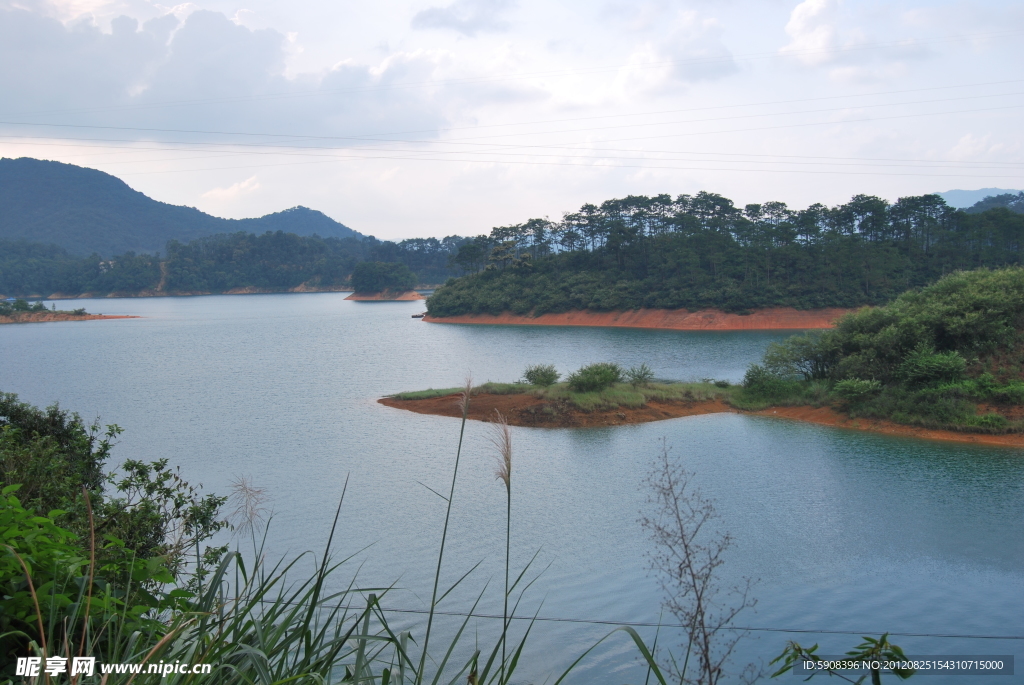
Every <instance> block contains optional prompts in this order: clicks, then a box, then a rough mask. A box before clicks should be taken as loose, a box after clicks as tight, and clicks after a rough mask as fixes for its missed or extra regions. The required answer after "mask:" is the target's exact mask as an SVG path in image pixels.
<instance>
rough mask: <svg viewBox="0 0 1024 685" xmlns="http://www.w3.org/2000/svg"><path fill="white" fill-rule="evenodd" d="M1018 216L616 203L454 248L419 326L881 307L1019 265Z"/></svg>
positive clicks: (920, 209)
mask: <svg viewBox="0 0 1024 685" xmlns="http://www.w3.org/2000/svg"><path fill="white" fill-rule="evenodd" d="M1022 241H1024V215H1022V214H1019V213H1017V212H1015V211H1012V209H1011V208H1008V207H1006V206H1002V207H996V208H993V209H988V210H985V211H981V212H980V213H968V212H965V211H962V210H958V209H954V208H952V207H950V206H949V205H947V204H946V203H945V201H944V200H943V199H942V198H941V197H939V196H938V195H921V196H913V197H904V198H900V199H899V200H898V201H896V202H894V203H889V202H888V201H886V200H883V199H881V198H878V197H874V196H868V195H857V196H855V197H854V198H853V199H851V200H850V202H848V203H845V204H842V205H838V206H835V207H827V206H825V205H823V204H820V203H816V204H813V205H811V206H810V207H807V208H806V209H802V210H793V209H790V208H789V207H788V206H787V205H786V204H785V203H783V202H766V203H764V204H748V205H746V206H744V207H738V206H736V205H735V204H734V203H733V202H732V201H731V200H729V199H728V198H725V197H723V196H721V195H717V194H714V193H708V192H700V193H697V194H696V195H679V196H677V197H675V198H673V197H671V196H669V195H657V196H653V197H647V196H633V195H631V196H628V197H625V198H621V199H612V200H608V201H606V202H604V203H602V204H601V205H593V204H586V205H584V206H583V207H581V208H580V209H579V211H576V212H569V213H566V214H565V215H564V216H563V217H562V219H561V220H560V221H551V220H549V219H530V220H529V221H526V222H524V223H522V224H517V225H512V226H501V227H497V228H495V229H493V230H492V231H491V232H490V234H489V235H481V236H477V237H476V238H473V239H472V240H469V241H467V242H466V243H464V244H463V245H462V246H461V247H460V248H459V251H458V252H457V254H456V255H455V256H454V258H453V260H452V262H453V265H454V266H456V267H457V268H458V269H460V271H461V273H462V274H463V277H462V278H459V279H455V280H452V281H449V282H448V283H446V285H445V286H444V288H442V289H439V290H438V291H437V293H435V295H434V296H433V297H432V298H431V299H430V300H429V301H428V309H429V311H430V313H431V314H433V315H437V316H451V315H457V314H465V313H481V312H487V313H493V314H498V313H501V312H503V311H511V312H513V313H516V314H526V313H530V312H533V313H534V314H541V313H544V312H558V311H567V310H573V309H594V310H614V309H631V308H639V307H654V308H688V309H700V308H706V307H717V308H721V309H724V310H726V311H733V312H742V311H744V310H749V309H755V308H761V307H769V306H792V307H797V308H815V307H832V306H834V307H856V306H860V305H865V304H881V303H884V302H886V301H888V300H890V299H892V298H893V297H895V296H896V295H898V294H900V293H902V292H904V291H906V290H908V289H910V288H914V287H918V286H921V285H924V284H926V283H930V282H932V281H934V280H936V279H937V278H939V277H941V276H942V275H943V274H946V273H949V272H952V271H956V270H962V269H974V268H977V267H981V266H990V267H997V266H1006V265H1016V264H1019V263H1020V258H1021V244H1022Z"/></svg>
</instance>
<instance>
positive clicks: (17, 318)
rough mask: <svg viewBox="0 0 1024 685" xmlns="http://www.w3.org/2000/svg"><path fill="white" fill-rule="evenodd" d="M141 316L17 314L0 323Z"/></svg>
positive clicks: (51, 313) (2, 319)
mask: <svg viewBox="0 0 1024 685" xmlns="http://www.w3.org/2000/svg"><path fill="white" fill-rule="evenodd" d="M139 318H142V317H139V316H116V315H108V314H69V313H67V312H16V313H14V314H11V315H10V316H0V323H44V322H47V321H93V320H95V319H139Z"/></svg>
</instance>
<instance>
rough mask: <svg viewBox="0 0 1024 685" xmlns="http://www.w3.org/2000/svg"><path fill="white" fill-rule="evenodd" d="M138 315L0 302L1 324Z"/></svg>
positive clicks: (135, 317)
mask: <svg viewBox="0 0 1024 685" xmlns="http://www.w3.org/2000/svg"><path fill="white" fill-rule="evenodd" d="M138 318H140V317H138V316H126V315H109V314H89V313H88V312H86V311H85V310H84V309H75V310H73V311H70V312H68V311H59V310H56V309H47V308H46V307H45V306H44V305H43V303H42V302H36V303H35V304H29V303H28V301H27V300H14V301H13V302H8V301H6V300H4V301H2V302H0V324H5V323H44V322H48V321H93V320H96V319H138Z"/></svg>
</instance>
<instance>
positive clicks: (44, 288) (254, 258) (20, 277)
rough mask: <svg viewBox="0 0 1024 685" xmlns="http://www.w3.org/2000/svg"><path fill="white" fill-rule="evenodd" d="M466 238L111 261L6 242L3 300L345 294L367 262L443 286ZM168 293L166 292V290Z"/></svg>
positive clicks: (239, 247) (217, 244) (221, 240)
mask: <svg viewBox="0 0 1024 685" xmlns="http://www.w3.org/2000/svg"><path fill="white" fill-rule="evenodd" d="M462 240H464V239H462V238H458V237H457V236H450V237H448V238H445V239H444V240H437V239H436V238H428V239H414V240H403V241H402V242H401V243H392V242H381V241H379V240H376V239H375V238H373V237H370V238H362V239H360V238H341V239H339V238H320V237H317V236H312V237H310V236H298V235H295V234H294V233H284V232H281V231H278V232H275V233H269V232H268V233H264V234H262V235H254V234H251V233H244V232H239V233H231V234H225V235H215V236H209V237H206V238H199V239H196V240H192V241H189V242H188V243H180V242H178V241H171V242H169V243H168V244H167V246H166V256H165V257H163V258H161V257H158V256H157V255H151V254H136V253H134V252H128V253H125V254H123V255H118V256H116V257H113V258H110V259H107V258H104V257H100V256H99V255H95V254H94V255H92V256H90V257H75V256H73V255H70V254H68V252H67V251H66V250H63V249H61V248H59V247H57V246H55V245H40V244H38V243H30V242H26V241H23V240H13V241H12V240H4V239H0V293H3V294H5V295H8V296H22V297H29V296H39V297H46V296H48V295H51V294H54V293H62V294H65V295H77V294H81V293H118V294H124V295H131V294H137V293H146V292H148V293H152V292H156V291H157V290H158V289H160V290H161V292H164V293H167V294H174V293H196V292H209V293H216V292H225V291H228V290H231V289H234V288H256V289H260V290H268V291H283V290H288V289H291V288H296V287H298V286H301V285H304V284H305V285H307V286H308V287H310V288H314V289H315V288H342V287H346V286H348V285H349V278H350V275H351V274H352V272H353V270H354V269H355V267H356V265H357V264H359V263H362V262H367V261H369V262H392V263H401V264H402V265H404V266H405V267H407V270H408V271H410V272H411V273H413V274H414V284H415V283H439V282H442V281H444V279H445V278H446V277H447V275H448V271H447V270H446V268H447V264H448V260H449V259H450V258H451V256H452V255H453V254H455V252H456V251H457V250H458V246H459V245H460V244H461V241H462ZM161 286H162V288H161Z"/></svg>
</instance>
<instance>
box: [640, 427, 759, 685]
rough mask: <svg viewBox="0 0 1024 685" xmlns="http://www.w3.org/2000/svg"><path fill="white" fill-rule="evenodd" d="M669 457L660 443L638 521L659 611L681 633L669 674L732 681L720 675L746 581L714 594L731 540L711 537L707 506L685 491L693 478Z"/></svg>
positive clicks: (715, 533)
mask: <svg viewBox="0 0 1024 685" xmlns="http://www.w3.org/2000/svg"><path fill="white" fill-rule="evenodd" d="M669 452H670V451H669V448H668V446H667V444H665V443H664V441H663V442H662V449H661V454H660V455H659V457H658V461H657V463H656V465H655V466H654V468H653V470H652V472H651V474H650V476H649V477H648V479H647V484H648V486H649V487H650V495H649V496H648V504H649V511H648V512H646V513H644V514H643V515H642V517H641V519H640V523H641V525H643V527H644V529H646V530H647V532H648V534H649V535H650V536H651V538H652V539H653V540H654V542H655V545H656V547H655V551H653V552H651V553H650V555H649V558H650V564H651V568H652V569H653V570H655V571H657V572H658V576H659V582H660V584H661V587H662V589H663V590H664V592H665V595H666V599H665V608H666V609H668V610H669V611H670V612H671V613H672V614H673V615H674V616H675V617H676V619H677V620H678V621H679V623H680V624H682V625H683V626H685V628H684V629H685V631H686V638H685V642H684V643H683V645H682V647H683V649H684V650H685V653H684V654H681V655H678V656H677V655H671V657H670V662H671V663H670V665H669V668H670V670H671V671H673V672H674V675H675V677H676V678H678V679H679V682H680V683H689V684H693V685H716V683H718V682H719V681H720V680H723V679H726V680H731V679H732V677H735V676H731V675H730V674H727V673H726V672H725V669H726V667H727V666H728V664H729V661H730V658H731V657H732V655H733V652H734V651H735V649H736V645H737V643H738V642H739V641H740V639H742V637H743V632H742V631H737V630H735V629H734V628H733V627H732V626H733V621H734V619H735V618H736V616H737V615H738V614H739V613H740V612H741V611H743V610H744V609H748V608H751V607H753V606H754V604H755V603H756V600H754V599H753V598H752V597H751V596H750V587H751V585H752V581H751V580H750V579H749V578H748V579H745V580H744V581H743V584H742V585H741V586H738V587H732V588H723V587H722V586H721V584H720V583H721V580H720V578H719V575H720V574H719V568H720V567H721V566H722V564H723V563H724V561H725V559H724V557H725V552H726V551H727V550H728V549H729V548H730V547H731V546H732V545H733V540H732V537H731V536H730V535H729V534H728V533H723V532H721V531H719V530H717V529H715V527H714V525H715V520H716V519H717V518H718V513H717V512H716V510H715V506H714V503H713V502H712V501H711V500H709V499H706V498H704V497H703V496H702V495H701V493H700V491H699V490H697V489H696V488H695V487H694V486H693V484H692V478H693V474H692V473H690V472H688V471H686V470H685V469H684V468H683V467H682V466H681V465H680V464H678V463H676V462H675V461H673V460H672V458H671V457H670V453H669ZM753 670H754V667H753V665H750V666H748V667H747V668H745V669H743V672H742V673H741V674H736V675H737V676H739V677H740V678H741V679H743V678H745V677H749V676H750V674H751V673H752V672H753Z"/></svg>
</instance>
